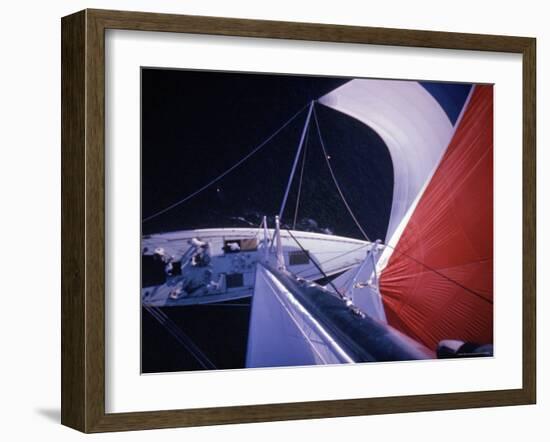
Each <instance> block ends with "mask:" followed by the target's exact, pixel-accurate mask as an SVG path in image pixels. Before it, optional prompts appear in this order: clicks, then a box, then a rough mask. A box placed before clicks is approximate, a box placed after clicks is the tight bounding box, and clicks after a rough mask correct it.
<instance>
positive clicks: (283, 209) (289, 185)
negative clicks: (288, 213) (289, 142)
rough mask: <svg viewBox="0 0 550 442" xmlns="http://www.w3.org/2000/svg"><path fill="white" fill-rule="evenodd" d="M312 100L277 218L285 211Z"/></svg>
mask: <svg viewBox="0 0 550 442" xmlns="http://www.w3.org/2000/svg"><path fill="white" fill-rule="evenodd" d="M314 104H315V102H314V101H311V102H310V103H309V108H308V110H307V116H306V122H305V124H304V128H303V129H302V135H301V136H300V143H299V144H298V150H297V151H296V156H295V157H294V163H293V164H292V169H291V171H290V176H289V178H288V184H287V186H286V190H285V195H284V197H283V202H282V203H281V209H280V210H279V219H282V218H283V213H284V211H285V206H286V200H287V199H288V194H289V192H290V187H291V186H292V181H293V180H294V174H295V173H296V166H298V160H299V159H300V154H301V153H302V147H303V146H304V140H305V138H306V133H307V130H308V127H309V121H310V120H311V113H312V112H313V105H314Z"/></svg>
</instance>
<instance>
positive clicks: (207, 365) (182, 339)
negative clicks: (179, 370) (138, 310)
mask: <svg viewBox="0 0 550 442" xmlns="http://www.w3.org/2000/svg"><path fill="white" fill-rule="evenodd" d="M144 308H145V310H146V311H147V312H148V313H149V314H150V315H151V316H152V317H153V318H154V319H156V320H157V321H158V323H159V324H160V325H162V326H163V327H164V328H165V329H166V331H168V332H169V333H170V334H171V335H172V336H173V337H174V338H175V339H176V341H178V343H179V344H180V345H181V346H182V347H184V348H185V349H186V350H187V351H188V352H189V353H190V354H191V356H193V357H194V358H195V360H196V361H197V362H198V363H199V365H200V366H201V367H202V368H204V369H207V370H214V369H216V366H215V365H214V363H213V362H212V361H211V360H210V359H209V358H208V356H206V355H205V354H204V353H203V352H202V350H201V349H200V348H199V347H197V345H196V344H195V343H194V342H193V341H192V340H191V338H189V336H187V335H186V334H185V333H184V332H183V330H181V329H180V328H179V327H178V326H177V325H176V324H175V323H174V322H173V321H172V320H171V319H170V318H169V317H168V316H167V315H166V314H165V313H164V312H163V311H162V310H161V309H160V308H158V307H154V306H152V305H146V304H144Z"/></svg>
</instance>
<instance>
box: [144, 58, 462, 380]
mask: <svg viewBox="0 0 550 442" xmlns="http://www.w3.org/2000/svg"><path fill="white" fill-rule="evenodd" d="M349 80H350V79H349V78H330V77H311V76H290V75H268V74H241V73H226V72H205V71H185V70H167V69H149V68H144V69H142V82H141V98H142V100H141V106H142V107H141V115H142V125H141V130H142V146H141V148H142V151H141V158H142V163H141V164H142V189H141V192H142V219H147V218H148V217H149V216H151V215H153V214H155V213H157V212H159V211H161V210H163V209H164V208H166V207H168V206H170V205H172V204H173V203H175V202H177V201H179V200H181V199H183V198H184V197H186V196H187V195H190V194H192V193H193V192H195V191H196V190H197V189H199V188H201V187H202V186H203V185H204V184H206V183H208V182H210V181H211V180H212V179H214V178H215V177H217V176H219V175H220V174H222V173H223V172H224V171H225V170H227V169H228V168H229V167H230V166H232V165H233V164H235V163H237V162H238V161H239V160H241V159H242V158H243V157H244V156H245V155H247V154H248V153H250V152H251V151H252V150H253V149H254V148H255V147H257V146H258V145H259V144H260V143H262V142H263V141H264V140H266V139H267V138H268V137H269V136H270V135H271V134H272V133H274V132H275V131H276V130H277V129H279V128H280V127H281V126H282V125H283V124H284V123H285V122H286V121H288V120H289V118H290V117H292V116H293V115H294V114H296V113H297V112H298V111H300V109H304V110H303V111H302V112H301V113H300V114H299V115H298V117H297V118H295V119H294V120H293V121H292V122H291V123H290V124H289V125H288V126H287V127H286V128H285V129H284V130H282V131H281V132H280V133H279V134H278V135H277V136H276V137H274V138H273V139H272V140H271V141H270V142H269V143H268V144H266V145H265V147H263V148H262V149H261V150H259V151H258V152H257V153H256V154H255V155H253V156H252V157H251V158H249V159H248V160H247V161H246V162H244V163H243V164H242V165H240V166H239V167H238V168H236V169H235V170H234V171H232V172H231V173H229V174H228V175H227V176H225V177H224V178H223V179H221V180H220V181H218V182H216V183H215V184H214V185H212V186H211V187H209V188H207V189H205V190H204V191H203V192H201V193H199V194H198V195H196V196H195V197H193V198H192V199H190V200H188V201H186V202H185V203H183V204H181V205H179V206H177V207H175V208H173V209H172V210H170V211H168V212H166V213H163V214H161V215H159V216H157V217H155V218H153V219H151V220H148V221H146V222H143V223H142V233H143V234H149V233H160V232H168V231H173V230H181V229H190V228H199V227H248V226H251V225H253V226H258V225H259V224H260V222H261V218H262V216H263V215H267V216H268V217H270V218H271V219H272V217H273V216H274V215H275V214H276V213H278V212H279V209H280V206H281V201H282V199H283V195H284V192H285V188H286V186H287V183H288V177H289V174H290V170H291V167H292V163H293V161H294V157H295V154H296V149H297V146H298V142H299V139H300V135H301V132H302V129H303V127H304V122H305V118H306V112H305V107H306V106H307V104H308V103H309V102H311V101H312V100H316V99H318V98H320V97H322V96H323V95H324V94H326V93H328V92H330V91H332V90H333V89H335V88H337V87H338V86H340V85H342V84H344V83H346V82H347V81H349ZM422 84H423V86H424V87H425V88H426V89H427V90H428V91H429V92H430V93H431V94H432V95H433V96H434V97H435V98H436V99H437V100H438V101H439V103H440V104H441V106H442V107H443V109H444V110H445V112H446V113H447V115H448V116H449V119H450V120H451V121H452V122H454V121H455V120H456V118H457V117H458V114H459V112H460V109H461V108H462V106H463V103H464V101H465V99H466V97H467V95H468V92H469V90H470V87H471V86H470V85H469V84H467V85H466V84H449V83H436V82H431V83H430V82H424V83H422ZM316 114H317V117H318V120H319V125H320V129H321V132H322V137H323V140H324V144H325V148H326V150H327V154H328V156H330V162H331V166H332V168H333V170H334V173H335V175H336V176H337V179H338V182H339V184H340V186H341V188H342V189H343V191H344V194H345V197H346V199H347V201H348V203H349V204H350V206H351V208H352V210H353V212H354V214H355V215H356V217H357V219H358V221H359V223H360V224H361V226H362V228H363V229H364V230H365V232H366V233H367V235H368V236H369V238H370V239H371V240H374V239H378V238H382V239H383V238H384V236H385V232H386V228H387V224H388V220H389V214H390V209H391V198H392V192H393V168H392V163H391V158H390V155H389V152H388V150H387V148H386V146H385V145H384V143H383V141H382V140H381V139H380V137H379V136H378V135H377V134H376V133H375V132H374V131H372V130H371V129H369V128H368V127H366V126H365V125H363V124H361V123H359V122H358V121H356V120H354V119H352V118H349V117H347V116H345V115H343V114H341V113H339V112H336V111H334V110H332V109H330V108H327V107H325V106H322V105H319V104H316ZM309 127H310V129H309V131H308V133H307V135H306V143H305V145H304V149H303V151H304V154H303V156H302V158H301V159H300V162H299V167H300V174H301V176H302V186H301V188H300V189H301V190H300V198H299V200H298V198H297V197H298V187H299V186H298V181H299V180H298V179H295V180H294V182H293V185H292V187H291V189H290V192H289V197H288V201H287V204H286V206H285V211H284V213H283V223H284V224H285V225H286V226H289V227H295V228H296V229H299V230H310V231H320V232H325V233H326V232H328V233H333V234H336V235H343V236H349V237H355V238H360V239H363V236H362V234H361V232H360V231H359V230H358V228H357V227H356V225H355V224H354V222H353V220H352V219H351V217H350V215H349V214H348V212H347V211H346V208H345V206H344V204H343V202H342V200H341V198H340V196H339V194H338V191H337V189H336V187H335V185H334V183H333V181H332V179H331V177H330V174H329V169H328V167H327V165H326V159H325V157H324V155H323V154H322V149H321V146H320V143H319V139H318V136H317V132H316V129H315V126H314V125H313V124H310V126H309ZM136 296H138V295H136ZM249 302H250V300H243V301H239V302H234V301H233V302H230V303H227V304H228V305H217V306H190V307H177V308H174V307H172V308H164V309H163V311H164V313H165V314H166V315H168V316H169V318H170V319H171V320H172V321H173V322H174V323H175V324H176V325H177V326H178V327H179V328H180V329H181V331H182V332H183V333H184V334H185V335H186V336H187V337H188V338H190V339H191V340H192V341H193V342H194V343H195V344H196V345H197V346H198V347H199V348H200V349H201V350H202V352H203V353H204V354H205V355H207V356H208V358H209V359H210V360H211V361H212V362H213V364H214V365H215V366H216V368H218V369H228V368H243V367H244V361H245V354H246V342H247V334H248V322H249V314H250V308H249ZM197 369H202V367H201V366H200V365H199V364H198V363H197V361H196V359H195V358H194V357H193V356H192V355H190V354H189V353H188V352H187V351H186V350H185V348H184V347H182V346H181V345H180V344H179V343H178V341H177V340H176V339H175V338H173V337H172V335H171V334H170V333H168V332H167V331H166V330H165V329H164V328H163V327H162V326H161V325H160V324H159V323H158V322H156V321H155V320H154V319H153V318H152V317H151V316H150V314H149V313H148V312H147V311H145V310H143V311H142V372H144V373H152V372H168V371H182V370H197Z"/></svg>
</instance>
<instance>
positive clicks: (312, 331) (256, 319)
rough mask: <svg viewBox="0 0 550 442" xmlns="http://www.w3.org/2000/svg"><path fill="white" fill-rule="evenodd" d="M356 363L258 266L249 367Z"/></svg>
mask: <svg viewBox="0 0 550 442" xmlns="http://www.w3.org/2000/svg"><path fill="white" fill-rule="evenodd" d="M344 362H348V363H349V362H353V360H352V359H351V357H350V356H349V355H347V354H346V352H345V351H344V350H343V349H342V348H341V347H340V346H339V345H338V343H337V342H335V341H334V339H332V337H331V336H330V334H329V333H328V332H327V331H326V330H325V329H324V328H323V326H322V325H321V324H320V323H319V322H318V321H317V320H316V319H315V318H314V317H313V316H312V315H311V314H310V313H309V312H308V311H307V310H306V309H305V308H304V307H303V306H302V305H301V304H300V302H299V301H298V300H297V299H296V298H295V297H294V296H293V295H292V293H290V292H289V291H288V290H287V289H286V288H285V286H284V285H283V284H281V283H280V282H279V281H278V280H277V278H276V277H275V276H274V275H273V274H272V273H271V272H270V271H269V270H267V269H266V268H265V267H263V266H262V265H258V268H257V270H256V283H255V285H254V296H253V301H252V312H251V314H250V328H249V334H248V349H247V355H246V367H248V368H253V367H277V366H297V365H318V364H341V363H344Z"/></svg>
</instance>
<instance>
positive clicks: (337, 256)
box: [296, 243, 371, 276]
mask: <svg viewBox="0 0 550 442" xmlns="http://www.w3.org/2000/svg"><path fill="white" fill-rule="evenodd" d="M370 244H371V243H368V244H363V245H362V246H359V247H356V248H355V249H351V250H348V251H347V252H343V253H341V254H339V255H336V256H333V257H332V258H329V259H326V260H324V261H323V262H321V263H319V264H320V265H325V264H326V263H327V262H330V261H334V260H335V259H338V258H342V257H343V256H346V255H349V254H350V253H354V252H356V251H357V250H361V249H362V248H364V247H367V246H369V245H370ZM360 262H361V261H359V263H360ZM352 266H353V265H352ZM307 271H309V269H304V270H300V271H299V272H298V273H296V276H300V275H301V274H302V273H304V272H307Z"/></svg>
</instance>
